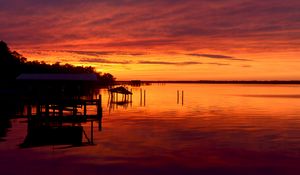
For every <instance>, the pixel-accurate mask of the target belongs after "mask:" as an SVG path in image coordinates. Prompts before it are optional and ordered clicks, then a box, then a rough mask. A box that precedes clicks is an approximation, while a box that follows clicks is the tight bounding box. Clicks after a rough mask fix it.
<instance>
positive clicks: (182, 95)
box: [181, 91, 184, 106]
mask: <svg viewBox="0 0 300 175" xmlns="http://www.w3.org/2000/svg"><path fill="white" fill-rule="evenodd" d="M183 93H184V92H183V91H181V103H182V106H183V98H184V97H183Z"/></svg>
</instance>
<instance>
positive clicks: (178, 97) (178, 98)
mask: <svg viewBox="0 0 300 175" xmlns="http://www.w3.org/2000/svg"><path fill="white" fill-rule="evenodd" d="M177 104H179V90H177Z"/></svg>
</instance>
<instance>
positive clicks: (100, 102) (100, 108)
mask: <svg viewBox="0 0 300 175" xmlns="http://www.w3.org/2000/svg"><path fill="white" fill-rule="evenodd" d="M97 116H98V117H99V118H102V96H101V94H100V95H99V99H98V102H97Z"/></svg>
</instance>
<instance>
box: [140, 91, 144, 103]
mask: <svg viewBox="0 0 300 175" xmlns="http://www.w3.org/2000/svg"><path fill="white" fill-rule="evenodd" d="M142 101H143V90H142V89H140V106H142Z"/></svg>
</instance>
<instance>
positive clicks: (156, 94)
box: [0, 84, 300, 175]
mask: <svg viewBox="0 0 300 175" xmlns="http://www.w3.org/2000/svg"><path fill="white" fill-rule="evenodd" d="M140 89H142V93H143V94H142V95H141V91H140ZM132 90H133V93H134V95H133V103H132V104H128V105H125V106H114V105H110V104H109V103H108V100H109V99H108V94H107V92H106V91H104V90H102V91H101V93H102V96H103V104H102V106H103V122H102V131H98V125H97V124H94V128H93V130H94V142H95V145H94V146H83V147H70V146H68V145H60V146H58V145H56V146H54V145H49V146H43V147H35V148H26V149H21V148H19V146H18V145H19V144H20V143H22V142H23V140H24V138H25V136H26V132H27V123H26V119H13V120H11V121H8V122H1V128H2V129H0V174H3V175H9V174H18V175H21V174H32V175H35V174H36V175H48V174H64V175H69V174H70V175H76V174H78V175H79V174H80V175H82V174H95V175H96V174H105V175H109V174H125V175H126V174H130V175H134V174H141V175H143V174H174V175H177V174H183V175H185V174H197V175H198V174H217V175H221V174H222V175H223V174H229V175H234V174H251V175H252V174H263V175H265V174H278V175H284V174H291V175H295V174H299V173H300V86H297V85H201V84H167V85H152V86H142V87H138V88H133V89H132ZM144 90H145V93H146V94H145V98H144ZM178 90H179V97H177V91H178ZM182 91H184V93H183V98H182ZM119 98H121V97H119ZM92 110H93V109H92ZM83 125H84V128H85V129H86V132H87V134H89V132H90V130H89V127H90V123H85V124H83Z"/></svg>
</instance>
